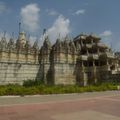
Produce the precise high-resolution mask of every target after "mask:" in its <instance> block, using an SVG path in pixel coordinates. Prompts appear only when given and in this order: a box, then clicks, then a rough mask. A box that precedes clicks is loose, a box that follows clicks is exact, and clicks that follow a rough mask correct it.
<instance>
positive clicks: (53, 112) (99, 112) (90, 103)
mask: <svg viewBox="0 0 120 120" xmlns="http://www.w3.org/2000/svg"><path fill="white" fill-rule="evenodd" d="M119 93H120V92H118V94H114V95H113V93H111V95H103V96H99V93H98V95H96V96H94V97H93V96H91V97H90V96H89V97H85V98H84V97H82V98H79V99H73V100H69V99H68V100H66V99H65V100H64V99H63V100H60V101H51V102H49V101H48V102H40V103H29V104H27V103H26V104H19V103H18V104H9V105H8V104H4V105H0V120H120V94H119ZM88 94H89V93H88ZM74 97H75V95H74ZM76 97H77V94H76ZM7 99H11V98H9V97H8V98H7ZM5 100H6V98H5Z"/></svg>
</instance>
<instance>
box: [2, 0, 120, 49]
mask: <svg viewBox="0 0 120 120" xmlns="http://www.w3.org/2000/svg"><path fill="white" fill-rule="evenodd" d="M19 22H21V23H22V25H21V27H22V28H21V29H22V30H24V31H25V32H26V33H27V35H29V34H30V35H31V39H33V40H34V39H36V37H37V38H40V37H41V34H42V33H43V29H44V28H46V29H47V31H48V34H49V36H50V39H51V41H52V42H54V41H55V39H56V37H58V35H59V33H60V35H61V37H64V36H66V34H69V35H70V36H71V37H75V36H76V35H78V34H80V33H81V32H83V33H87V34H89V33H95V34H97V35H99V36H101V37H102V41H103V42H105V43H107V44H108V45H110V46H112V48H113V49H116V50H120V0H0V36H2V35H3V31H7V35H6V36H7V37H8V38H9V37H10V35H11V33H12V32H14V33H15V36H17V35H18V23H19Z"/></svg>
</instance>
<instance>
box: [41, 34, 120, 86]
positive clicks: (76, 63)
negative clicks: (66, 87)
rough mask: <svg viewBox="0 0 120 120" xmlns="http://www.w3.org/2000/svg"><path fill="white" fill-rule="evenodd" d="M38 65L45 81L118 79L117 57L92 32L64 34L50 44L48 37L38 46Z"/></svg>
mask: <svg viewBox="0 0 120 120" xmlns="http://www.w3.org/2000/svg"><path fill="white" fill-rule="evenodd" d="M39 58H40V59H39V60H40V65H41V66H43V68H44V70H43V71H44V74H43V75H44V76H43V78H44V81H45V83H46V84H78V85H81V86H86V85H89V84H95V83H97V82H103V81H111V80H113V79H116V80H119V81H120V60H119V59H118V57H116V56H115V55H114V53H113V52H112V50H111V49H110V48H109V47H108V46H106V45H104V44H102V43H101V42H100V38H99V37H97V36H95V35H85V34H80V35H78V36H77V37H76V38H74V39H73V40H71V39H69V38H68V37H65V38H64V39H62V40H60V38H58V39H57V40H56V43H55V44H54V45H52V46H51V44H50V40H49V38H48V37H47V38H46V39H45V41H44V44H43V46H42V47H41V49H40V55H39Z"/></svg>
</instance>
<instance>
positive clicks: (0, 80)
mask: <svg viewBox="0 0 120 120" xmlns="http://www.w3.org/2000/svg"><path fill="white" fill-rule="evenodd" d="M35 79H41V78H40V73H39V64H30V63H12V62H0V84H9V83H13V84H15V83H18V84H22V83H23V81H24V80H35Z"/></svg>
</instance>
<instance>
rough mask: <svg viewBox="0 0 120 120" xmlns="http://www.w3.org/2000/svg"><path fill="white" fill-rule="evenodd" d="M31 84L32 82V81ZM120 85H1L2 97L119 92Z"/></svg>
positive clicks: (0, 93) (0, 94) (0, 92)
mask: <svg viewBox="0 0 120 120" xmlns="http://www.w3.org/2000/svg"><path fill="white" fill-rule="evenodd" d="M30 82H31V81H30ZM118 85H120V84H113V83H104V84H100V85H89V86H86V87H80V86H78V85H66V86H63V85H56V86H48V85H44V84H40V83H39V84H38V83H34V84H33V83H32V85H31V84H29V82H28V83H27V84H23V86H22V85H17V84H16V85H12V84H9V85H1V86H0V96H3V95H21V96H24V95H36V94H65V93H83V92H95V91H107V90H117V86H118Z"/></svg>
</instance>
